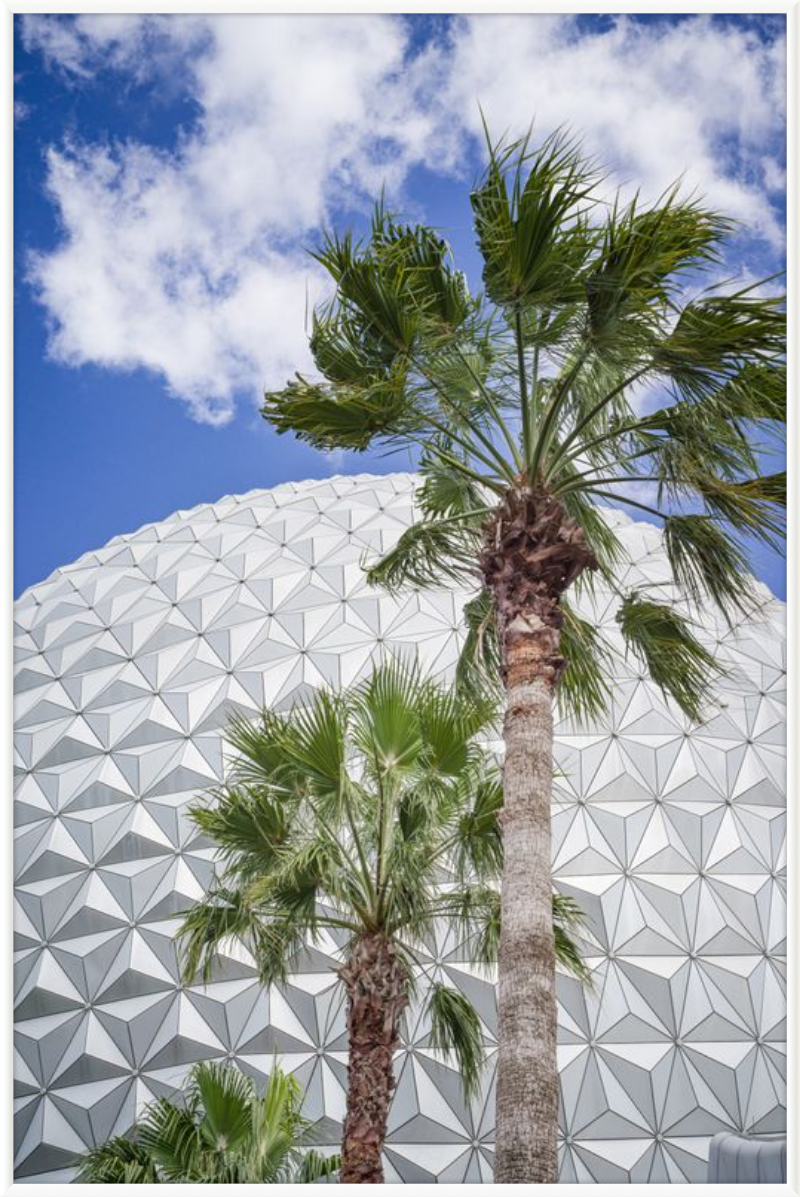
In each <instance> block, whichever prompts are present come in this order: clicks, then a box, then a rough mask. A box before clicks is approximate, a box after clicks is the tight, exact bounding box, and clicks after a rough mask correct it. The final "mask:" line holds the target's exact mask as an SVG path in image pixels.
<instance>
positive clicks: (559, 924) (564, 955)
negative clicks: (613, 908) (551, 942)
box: [553, 892, 591, 986]
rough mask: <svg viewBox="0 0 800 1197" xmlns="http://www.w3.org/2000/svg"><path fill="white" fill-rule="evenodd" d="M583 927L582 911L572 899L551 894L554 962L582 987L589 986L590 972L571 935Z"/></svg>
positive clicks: (563, 895) (564, 895)
mask: <svg viewBox="0 0 800 1197" xmlns="http://www.w3.org/2000/svg"><path fill="white" fill-rule="evenodd" d="M582 925H583V911H582V910H581V908H580V906H579V905H578V903H577V902H576V901H575V899H574V898H571V897H570V896H569V895H568V894H560V893H558V892H556V893H554V894H553V933H554V936H555V949H556V960H557V961H558V963H559V964H560V965H561V967H562V968H563V969H564V971H565V972H568V973H570V974H571V975H572V976H573V977H575V978H576V979H577V980H578V981H580V982H581V984H582V985H586V986H591V972H590V970H589V967H588V966H587V964H586V962H585V960H584V959H583V956H582V955H581V952H580V949H579V948H578V945H577V944H576V942H575V940H574V938H573V935H574V934H575V933H576V932H578V931H580V928H581V927H582Z"/></svg>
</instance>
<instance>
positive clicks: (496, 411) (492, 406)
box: [455, 345, 524, 471]
mask: <svg viewBox="0 0 800 1197" xmlns="http://www.w3.org/2000/svg"><path fill="white" fill-rule="evenodd" d="M455 349H456V353H457V354H458V356H459V357H460V358H461V361H462V363H463V364H464V366H465V367H466V369H467V370H468V371H469V375H470V377H471V378H472V380H473V381H474V383H475V385H476V386H477V387H478V389H479V390H480V393H481V395H482V396H483V401H484V403H485V404H486V406H487V407H488V409H489V411H490V412H491V415H492V417H493V418H494V419H495V421H496V422H497V427H498V428H499V429H500V431H501V432H502V434H503V437H504V439H505V442H506V444H507V445H508V448H509V450H510V452H511V455H512V457H513V459H514V464H515V465H516V467H517V469H518V470H520V471H522V469H523V465H524V463H523V460H522V457H521V456H520V451H519V447H518V445H517V442H516V441H515V440H514V437H513V435H512V433H511V429H510V428H509V427H508V424H507V423H506V421H505V420H504V419H503V416H502V414H501V412H500V408H499V407H498V406H497V404H496V403H495V401H494V397H493V396H492V394H491V392H490V391H489V389H488V387H486V385H485V384H484V382H483V380H482V379H481V378H480V376H479V375H478V374H476V373H475V371H474V370H473V368H472V366H471V365H470V362H469V358H467V357H466V356H465V354H464V351H463V350H462V348H461V346H460V345H456V347H455Z"/></svg>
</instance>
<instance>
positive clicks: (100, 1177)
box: [75, 1063, 339, 1185]
mask: <svg viewBox="0 0 800 1197" xmlns="http://www.w3.org/2000/svg"><path fill="white" fill-rule="evenodd" d="M302 1104H303V1094H302V1090H301V1088H300V1085H299V1083H298V1081H297V1079H296V1077H293V1076H288V1075H287V1074H286V1073H284V1072H282V1071H281V1069H280V1068H275V1069H274V1070H273V1071H272V1072H271V1073H270V1075H269V1077H268V1079H267V1084H266V1089H265V1091H264V1093H263V1094H261V1095H259V1094H258V1093H257V1092H256V1088H255V1086H254V1084H253V1082H252V1081H251V1080H250V1078H249V1077H247V1076H245V1075H244V1073H242V1072H240V1071H239V1070H238V1069H237V1068H234V1067H232V1066H231V1065H221V1064H215V1063H202V1064H196V1065H195V1066H194V1067H193V1068H192V1070H191V1072H190V1073H189V1076H188V1079H187V1083H186V1085H185V1087H184V1091H183V1094H182V1102H181V1104H175V1103H174V1102H172V1101H169V1100H168V1099H167V1098H166V1097H159V1098H157V1100H156V1101H155V1102H153V1103H152V1104H151V1105H150V1106H148V1107H147V1109H146V1110H145V1112H144V1114H143V1116H142V1118H141V1120H140V1121H139V1123H138V1124H137V1126H136V1127H135V1129H134V1132H133V1134H132V1135H130V1136H128V1137H124V1136H120V1137H118V1138H116V1139H111V1140H109V1142H108V1143H103V1144H101V1145H100V1146H99V1147H95V1148H93V1149H92V1150H91V1151H88V1152H87V1153H86V1154H85V1155H83V1156H82V1157H81V1158H80V1160H79V1161H78V1171H77V1175H76V1177H75V1180H76V1183H78V1184H96V1185H99V1184H129V1185H130V1184H137V1185H145V1184H182V1183H184V1184H290V1183H295V1184H310V1183H311V1182H312V1181H315V1180H321V1179H322V1178H323V1177H327V1176H331V1175H333V1174H334V1173H335V1172H336V1171H337V1170H338V1168H339V1159H338V1157H336V1156H329V1157H328V1158H327V1159H326V1158H324V1157H323V1156H321V1155H319V1154H318V1153H317V1152H316V1151H312V1150H309V1149H308V1148H307V1147H306V1146H305V1145H306V1143H307V1142H308V1138H309V1132H310V1123H309V1122H308V1120H307V1119H305V1118H304V1117H303V1114H302Z"/></svg>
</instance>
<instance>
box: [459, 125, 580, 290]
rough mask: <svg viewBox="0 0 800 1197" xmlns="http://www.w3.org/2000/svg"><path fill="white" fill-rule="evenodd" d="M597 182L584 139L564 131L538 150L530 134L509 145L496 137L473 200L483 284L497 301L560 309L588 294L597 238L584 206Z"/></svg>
mask: <svg viewBox="0 0 800 1197" xmlns="http://www.w3.org/2000/svg"><path fill="white" fill-rule="evenodd" d="M511 164H513V175H512V179H511V187H510V188H509V186H508V167H509V166H510V165H511ZM596 183H597V174H596V172H595V171H594V169H593V168H592V166H591V165H587V163H586V160H585V158H584V156H583V155H582V153H581V150H580V146H579V145H578V144H577V143H576V142H575V141H574V140H573V139H571V138H570V137H569V136H568V135H567V134H565V133H564V132H563V131H557V132H556V133H554V134H552V135H551V136H550V137H548V138H546V139H545V141H544V142H543V143H542V145H541V146H540V147H539V148H538V149H537V150H531V149H530V143H529V139H528V138H524V139H522V140H521V141H515V142H511V143H509V144H507V145H505V146H504V145H500V146H497V147H495V146H492V145H491V143H489V165H488V168H487V170H486V173H485V174H484V176H483V178H482V179H481V181H480V182H479V184H478V186H477V187H476V188H475V190H474V191H473V192H472V194H471V196H470V201H471V203H472V211H473V215H474V218H475V231H476V233H477V236H478V247H479V249H480V251H481V256H482V258H483V264H484V265H483V283H484V286H485V288H486V293H487V295H488V296H489V298H490V299H491V300H492V301H493V302H494V303H496V304H497V305H498V306H499V307H501V308H510V307H513V306H514V305H515V304H517V303H524V304H525V306H526V307H532V306H534V305H539V306H541V307H542V308H544V309H545V310H547V309H551V310H552V309H557V308H559V307H562V306H564V305H565V304H568V303H573V302H575V301H576V299H578V298H579V297H580V295H581V276H582V272H583V270H584V268H585V265H586V262H587V260H588V257H589V254H590V253H591V251H592V249H593V248H594V245H595V243H596V234H595V233H594V232H593V230H592V229H591V228H590V226H589V225H588V223H587V222H586V221H585V220H584V219H582V217H581V205H582V203H583V201H585V200H586V199H587V198H588V197H589V196H590V195H591V193H592V190H593V189H594V187H595V185H596Z"/></svg>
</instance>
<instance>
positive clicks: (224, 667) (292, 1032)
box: [14, 475, 786, 1182]
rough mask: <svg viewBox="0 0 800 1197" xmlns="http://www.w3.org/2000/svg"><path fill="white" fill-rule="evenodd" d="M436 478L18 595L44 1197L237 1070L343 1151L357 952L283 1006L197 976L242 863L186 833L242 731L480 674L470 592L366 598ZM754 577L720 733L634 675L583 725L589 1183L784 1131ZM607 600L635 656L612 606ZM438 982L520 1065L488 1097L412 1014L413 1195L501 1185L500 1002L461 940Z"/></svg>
mask: <svg viewBox="0 0 800 1197" xmlns="http://www.w3.org/2000/svg"><path fill="white" fill-rule="evenodd" d="M414 484H415V480H414V478H413V476H411V475H388V476H385V477H371V476H360V477H352V478H331V479H329V480H328V481H321V482H306V483H300V484H296V485H295V484H287V485H283V486H279V487H276V488H275V489H273V490H268V491H253V492H251V493H250V494H247V495H242V496H238V497H233V498H226V499H223V500H221V501H220V502H219V503H215V504H211V505H205V506H200V507H197V508H194V509H193V510H191V511H187V512H178V513H176V514H175V515H173V516H171V517H170V518H169V519H167V520H164V521H162V522H160V523H157V524H151V525H148V526H146V527H144V528H142V529H140V530H139V531H138V532H136V533H134V534H133V535H130V536H121V537H117V538H116V539H114V540H112V541H111V542H110V543H109V544H108V545H106V546H105V548H103V549H100V550H99V551H97V552H94V553H88V554H85V555H84V556H83V557H81V558H80V559H79V560H78V561H77V562H75V564H74V565H71V566H68V567H66V568H64V569H60V570H58V571H56V572H55V573H54V574H53V575H52V576H51V577H50V578H49V579H48V580H47V581H46V582H43V583H42V584H41V585H39V586H35V587H33V588H32V589H30V590H28V591H27V592H26V593H25V594H24V595H23V596H22V598H21V599H20V600H19V601H18V603H17V604H16V608H15V617H16V666H15V674H16V717H15V718H16V735H15V755H16V766H17V773H18V776H17V788H16V797H15V805H14V810H15V824H16V856H15V883H16V889H15V897H16V905H15V932H16V1012H15V1017H16V1053H15V1069H16V1071H15V1077H16V1169H17V1178H18V1179H20V1180H22V1179H34V1178H37V1179H50V1180H68V1179H69V1177H70V1175H71V1173H70V1171H69V1167H70V1162H71V1160H72V1159H73V1158H74V1156H75V1154H76V1153H77V1152H80V1151H81V1150H82V1149H83V1148H84V1147H85V1146H86V1145H89V1144H93V1143H99V1142H102V1141H103V1140H105V1139H106V1138H108V1137H109V1136H110V1135H112V1134H117V1133H121V1132H123V1131H125V1130H127V1129H128V1128H129V1127H130V1126H131V1124H132V1122H133V1121H134V1118H135V1115H136V1112H137V1110H139V1109H141V1108H142V1106H143V1105H144V1104H145V1103H146V1102H147V1101H148V1100H150V1099H151V1098H152V1097H153V1096H155V1095H157V1094H170V1093H173V1092H175V1091H176V1090H177V1089H178V1088H179V1086H180V1084H181V1081H182V1079H183V1077H184V1075H185V1073H186V1070H187V1068H188V1066H189V1065H190V1064H191V1062H193V1061H195V1060H198V1059H204V1058H212V1057H213V1058H218V1059H224V1058H228V1059H231V1060H235V1061H236V1062H237V1063H238V1064H239V1065H240V1066H241V1067H242V1068H243V1069H245V1070H246V1071H248V1072H249V1073H251V1074H252V1075H254V1076H256V1077H258V1076H263V1075H264V1073H265V1072H266V1071H267V1070H268V1069H269V1068H270V1066H271V1063H272V1060H273V1058H274V1053H276V1052H277V1053H279V1054H280V1055H281V1057H282V1059H283V1062H284V1065H285V1066H286V1067H288V1068H289V1069H291V1070H293V1071H294V1072H295V1073H296V1075H297V1076H298V1078H299V1080H300V1081H301V1082H302V1084H303V1086H304V1087H305V1089H306V1092H307V1112H308V1113H309V1115H310V1116H311V1117H312V1118H314V1119H316V1120H318V1121H319V1131H320V1135H321V1137H322V1139H323V1140H326V1141H328V1142H331V1143H333V1142H336V1141H337V1138H338V1134H339V1129H340V1122H341V1119H342V1115H343V1110H344V1086H345V1083H346V1061H347V1044H346V1040H345V1028H344V1011H343V1006H342V997H341V992H340V989H339V987H338V986H337V985H336V978H335V976H334V974H333V971H332V970H333V969H334V968H335V967H336V962H337V960H336V957H337V945H336V944H335V943H334V942H322V943H320V944H318V945H317V946H316V948H315V949H313V950H311V951H309V953H308V956H307V959H306V960H304V962H303V964H302V969H301V971H299V972H298V973H297V974H296V975H295V976H294V977H293V978H292V983H291V984H290V985H287V986H284V987H282V988H280V989H273V990H272V991H271V992H270V993H269V994H268V995H267V994H265V993H264V992H263V990H262V989H261V988H260V986H259V984H258V982H257V980H256V978H255V974H254V970H253V968H252V966H251V962H250V961H249V960H248V959H247V958H246V956H244V955H242V954H241V953H240V954H238V955H234V956H231V957H228V958H226V959H225V960H224V961H223V962H222V965H221V970H220V973H219V975H218V979H216V980H215V981H214V982H213V983H212V984H210V985H209V986H207V987H200V986H198V987H186V988H184V987H183V986H181V985H180V983H179V977H178V963H177V960H176V956H175V944H174V936H175V930H176V927H177V926H178V922H179V918H180V912H181V911H182V910H184V909H186V908H187V907H188V906H189V905H190V904H191V903H192V902H193V901H194V900H195V899H196V898H198V897H199V895H200V894H202V892H203V891H204V889H205V887H206V886H207V885H208V882H209V878H210V876H211V873H212V869H213V853H212V850H211V848H210V846H209V844H208V843H206V842H204V841H203V840H202V839H201V838H199V837H198V836H197V835H196V834H195V833H194V832H193V830H192V829H191V828H190V826H189V824H188V822H187V820H186V818H185V814H184V811H185V807H186V804H187V803H188V802H189V801H190V800H191V799H193V798H194V797H195V796H196V795H197V794H198V792H201V791H203V790H205V789H206V788H207V787H209V786H210V785H211V784H213V783H214V782H215V781H217V780H218V779H219V778H220V776H221V775H222V770H223V740H222V736H223V729H224V726H225V723H226V720H227V718H228V716H229V714H230V713H231V712H232V711H234V710H239V711H246V712H254V711H255V710H256V709H257V708H259V707H260V706H261V705H262V704H269V705H274V706H277V707H279V708H281V709H285V708H287V707H289V706H290V705H291V704H292V703H293V702H296V701H298V700H301V699H302V698H303V697H304V695H306V694H307V693H308V692H309V690H310V688H312V687H315V686H320V685H331V686H344V685H348V684H350V683H351V682H353V681H354V680H356V679H357V678H359V677H360V676H362V675H363V673H364V672H365V671H368V670H369V669H371V667H372V664H373V662H374V660H375V659H376V656H377V655H379V654H381V653H384V652H390V653H403V654H418V655H419V658H420V660H421V661H422V663H423V664H424V665H425V666H426V667H427V668H429V669H430V670H431V671H433V672H434V673H437V674H441V675H445V676H447V675H451V674H452V670H453V668H454V665H455V662H456V659H457V654H458V649H459V643H460V635H461V633H460V613H461V608H462V606H463V602H464V601H465V599H466V598H467V597H468V596H467V595H466V594H464V593H461V592H457V591H453V590H450V589H447V588H444V587H443V588H442V589H440V590H432V591H425V592H417V591H411V590H410V591H409V592H408V593H406V594H404V595H402V596H400V597H390V596H388V595H386V594H384V593H382V592H378V591H375V590H371V589H369V588H368V587H367V586H366V585H365V582H364V576H363V570H362V566H361V560H362V557H363V556H364V555H365V554H367V555H375V554H377V553H379V552H382V551H385V550H386V549H388V548H389V547H390V546H391V545H392V544H393V543H394V542H395V540H396V539H397V537H398V535H399V534H400V533H401V532H402V530H403V529H404V528H405V527H407V526H408V524H409V523H410V522H411V521H412V519H413V517H414V503H413V498H414ZM608 518H609V519H610V520H612V521H613V522H614V524H615V525H616V526H617V531H618V535H619V536H620V538H621V540H622V542H623V544H624V546H625V548H626V550H627V552H628V554H629V555H630V564H629V565H628V566H627V567H625V568H626V569H627V578H626V579H625V580H626V582H629V583H631V584H643V583H646V582H650V583H654V584H658V585H659V591H658V593H659V595H661V596H663V595H664V593H665V592H666V593H667V594H669V593H670V590H669V587H668V586H667V588H666V591H665V587H664V585H663V584H664V583H668V581H669V570H668V567H667V562H666V557H665V555H664V551H663V548H662V540H661V533H660V532H659V530H658V529H657V528H655V527H653V526H650V525H647V524H636V523H632V522H630V521H629V520H627V519H626V517H624V516H621V515H620V514H619V513H617V512H609V514H608ZM753 585H754V588H755V590H756V593H757V596H758V598H759V602H760V604H761V611H760V613H759V614H758V616H757V617H755V618H751V619H749V620H747V621H746V622H743V623H742V625H741V626H739V627H737V628H735V629H733V630H731V629H729V628H728V627H727V626H726V625H725V624H724V622H723V621H722V620H721V619H717V618H716V617H715V616H714V615H713V613H711V612H710V611H709V612H704V614H703V620H704V623H703V627H702V630H701V638H702V639H704V640H705V641H706V642H707V643H708V644H710V645H712V646H713V647H714V649H715V650H717V649H718V651H719V652H720V653H721V655H722V657H723V659H724V661H725V663H726V665H727V666H728V672H727V674H726V675H725V676H724V677H723V678H722V679H721V680H720V683H719V686H718V701H717V703H716V704H715V705H714V707H713V708H712V709H710V710H709V712H708V717H707V720H706V721H705V722H704V723H703V724H702V725H700V726H696V727H693V726H690V725H689V724H688V723H687V721H686V720H685V719H684V718H683V716H681V715H680V714H679V713H678V712H677V711H676V709H675V708H674V707H673V706H672V705H671V704H670V703H669V702H667V701H665V699H664V698H663V697H662V695H661V694H660V693H659V692H658V690H657V689H656V688H654V687H653V685H652V684H651V683H650V682H648V681H646V680H644V679H643V678H642V676H640V672H641V671H640V669H639V667H638V665H637V663H636V662H635V661H634V660H630V659H629V660H627V661H626V660H624V657H623V655H620V657H619V658H618V660H617V666H616V676H615V681H614V687H613V704H612V707H611V710H610V712H609V716H608V719H607V720H606V721H605V722H603V723H602V724H598V725H597V726H594V727H592V728H590V729H588V730H587V729H581V728H578V727H575V726H573V725H572V724H571V723H570V722H569V721H568V720H565V719H562V720H561V721H560V723H559V724H558V728H557V746H556V755H557V763H558V766H559V770H560V773H559V777H558V779H557V782H556V787H555V793H554V798H553V871H554V879H555V884H556V886H557V888H558V889H559V890H561V891H562V892H564V893H568V894H571V895H573V896H574V897H575V898H576V899H577V900H578V902H579V903H580V904H581V906H582V907H583V909H584V911H585V913H586V916H587V924H586V933H585V942H584V948H585V952H586V955H587V958H588V960H589V963H590V965H591V967H592V972H593V977H594V986H593V988H592V989H591V990H589V991H583V990H582V989H581V987H580V986H579V985H578V984H577V983H576V982H575V981H574V980H572V979H570V978H567V977H561V978H559V1006H560V1046H559V1063H560V1069H561V1089H562V1108H561V1132H562V1137H563V1142H562V1148H561V1151H562V1156H561V1160H562V1162H561V1177H562V1180H564V1181H587V1182H591V1181H598V1182H625V1181H634V1182H635V1181H640V1182H647V1181H652V1182H655V1181H684V1180H687V1181H698V1180H704V1179H705V1170H706V1158H707V1153H708V1143H709V1140H710V1138H711V1136H712V1135H713V1134H714V1133H715V1132H717V1131H720V1130H727V1129H730V1130H745V1131H749V1132H755V1133H758V1132H769V1131H780V1130H782V1129H783V1128H784V1125H785V1115H784V1105H785V1089H786V1085H785V1063H786V1057H785V1043H784V1040H785V996H784V972H785V967H784V965H785V961H784V952H785V940H784V936H785V930H784V895H785V882H784V865H785V860H784V820H785V749H784V733H785V705H784V704H785V675H784V668H785V662H784V631H783V622H784V614H785V612H784V607H783V604H781V603H779V602H778V601H777V600H775V599H773V598H772V597H771V595H770V594H769V593H768V591H766V590H765V589H764V588H763V587H760V586H759V585H758V584H757V583H754V584H753ZM581 609H582V610H586V611H590V612H592V613H593V617H594V618H596V619H597V620H598V621H599V622H600V623H601V624H602V626H603V631H604V633H605V634H606V635H607V636H608V638H609V639H610V640H611V641H613V642H614V643H615V644H616V645H617V646H618V647H619V648H620V652H621V653H622V650H621V641H620V639H619V633H618V629H617V625H616V623H615V620H614V613H615V605H614V602H613V601H612V599H611V597H610V595H608V594H606V593H605V592H604V591H603V589H602V586H598V587H597V591H596V595H595V598H594V600H593V601H589V600H588V598H583V599H582V600H581ZM431 960H432V966H433V971H434V973H440V974H441V975H442V976H443V977H445V978H446V979H447V981H448V982H449V983H451V984H453V985H456V986H458V987H461V988H463V989H464V990H465V991H467V992H468V993H469V995H470V997H472V998H473V999H474V1000H475V1001H476V1003H477V1005H478V1007H479V1009H480V1012H481V1014H482V1017H483V1020H484V1024H485V1026H484V1030H485V1036H486V1041H487V1045H488V1048H489V1053H490V1061H489V1065H488V1067H487V1069H486V1074H485V1083H484V1086H483V1091H482V1093H481V1095H480V1097H478V1098H477V1099H476V1100H475V1101H474V1102H473V1104H472V1105H471V1106H470V1107H467V1106H465V1104H464V1102H463V1100H462V1097H461V1093H460V1088H459V1082H458V1076H457V1074H456V1072H455V1071H454V1070H453V1068H452V1067H450V1066H449V1064H448V1062H447V1061H446V1060H443V1059H442V1058H441V1055H440V1054H439V1053H437V1052H436V1051H434V1050H432V1049H431V1047H430V1046H429V1034H428V1027H427V1026H426V1025H425V1024H424V1022H422V1021H421V1020H420V1019H419V1017H418V1016H417V1015H416V1014H415V1013H414V1011H413V1010H412V1013H411V1017H410V1018H409V1025H408V1030H407V1036H406V1040H405V1047H404V1049H403V1051H402V1052H401V1053H400V1054H399V1056H398V1059H397V1062H396V1069H397V1076H398V1084H397V1090H396V1094H395V1098H394V1102H393V1106H392V1111H391V1119H390V1126H389V1136H388V1141H387V1146H386V1172H387V1180H390V1181H396V1180H402V1181H407V1182H409V1181H431V1180H439V1181H452V1182H470V1181H474V1182H481V1181H488V1180H490V1179H491V1175H492V1143H493V1105H494V1097H493V1087H492V1071H493V1061H492V1059H491V1055H492V1052H493V1044H494V1039H493V1036H494V1032H495V1014H494V995H493V987H492V981H491V978H490V977H487V976H485V975H483V974H481V973H480V972H479V971H478V970H476V969H475V968H473V967H471V966H470V965H469V964H468V963H467V962H466V960H465V959H464V953H463V951H462V950H460V946H459V944H458V943H455V942H449V941H446V942H442V943H439V944H437V945H431Z"/></svg>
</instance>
